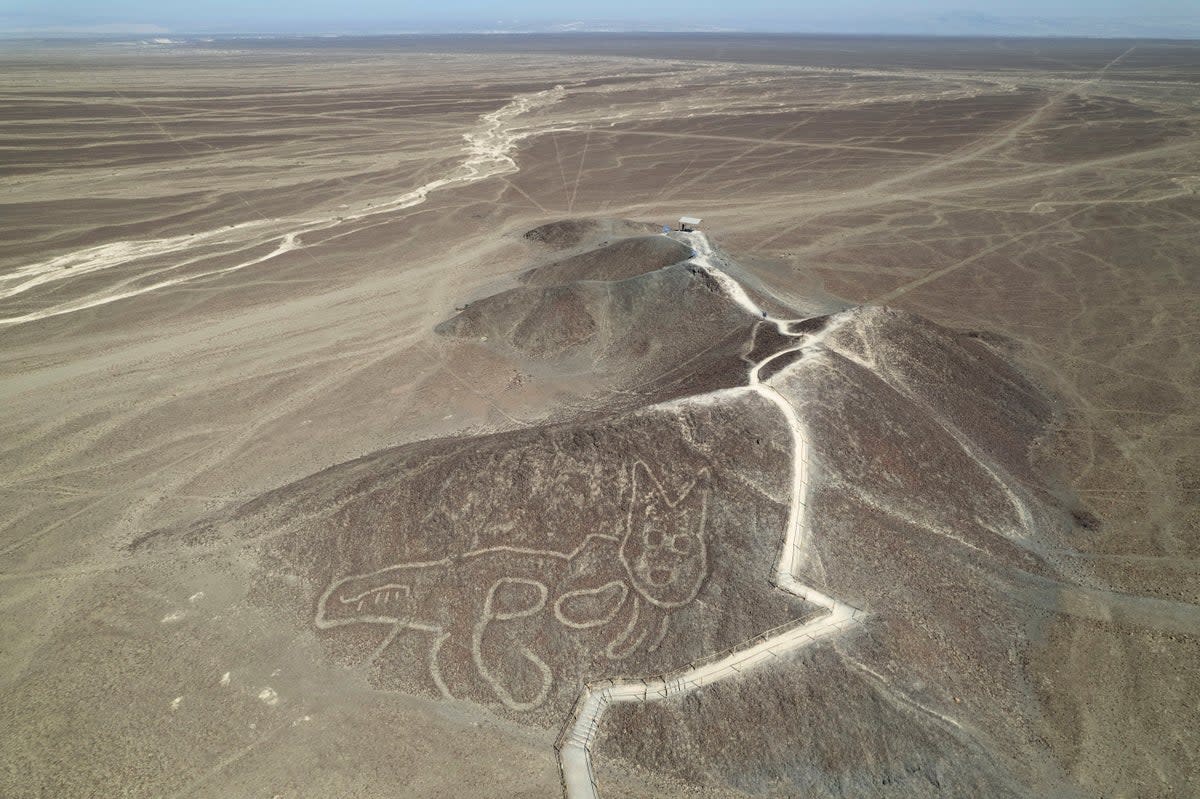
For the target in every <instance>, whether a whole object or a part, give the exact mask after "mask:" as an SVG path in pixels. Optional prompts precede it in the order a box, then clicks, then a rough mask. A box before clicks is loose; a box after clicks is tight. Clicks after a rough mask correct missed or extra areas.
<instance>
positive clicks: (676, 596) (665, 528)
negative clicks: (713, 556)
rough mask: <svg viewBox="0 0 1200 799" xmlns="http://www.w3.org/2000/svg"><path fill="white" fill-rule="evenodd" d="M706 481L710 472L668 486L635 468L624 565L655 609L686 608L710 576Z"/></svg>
mask: <svg viewBox="0 0 1200 799" xmlns="http://www.w3.org/2000/svg"><path fill="white" fill-rule="evenodd" d="M708 481H709V471H708V469H701V470H700V471H699V472H697V473H696V477H695V479H693V480H692V481H690V482H688V483H687V484H685V485H682V486H678V487H671V488H664V487H663V486H662V484H661V483H659V482H658V480H657V478H655V477H654V475H653V474H652V473H651V472H650V468H649V467H648V466H647V465H646V464H644V463H643V462H641V461H637V462H636V463H635V464H634V466H633V495H632V498H631V499H630V503H629V515H628V517H627V520H626V524H627V528H626V530H625V537H624V539H623V540H622V542H621V561H622V562H623V563H624V564H625V569H626V570H627V571H628V572H629V577H630V580H631V582H632V583H633V587H634V588H635V589H637V592H638V593H639V594H640V595H641V596H642V597H643V598H644V599H645V600H646V601H648V602H650V603H651V604H653V605H657V606H659V607H663V608H677V607H681V606H682V605H686V604H687V603H688V602H691V601H692V600H693V599H695V598H696V594H698V593H699V592H700V586H701V585H703V584H704V579H705V578H706V577H707V576H708V546H707V545H706V544H705V541H704V524H705V521H706V519H705V516H706V513H707V503H708Z"/></svg>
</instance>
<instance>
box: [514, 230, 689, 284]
mask: <svg viewBox="0 0 1200 799" xmlns="http://www.w3.org/2000/svg"><path fill="white" fill-rule="evenodd" d="M691 257H692V249H691V248H690V247H687V246H685V245H683V244H681V243H679V242H678V241H675V240H674V239H670V238H667V237H666V236H639V237H637V238H630V239H620V240H619V241H615V242H613V243H611V244H607V245H605V246H602V247H598V248H596V249H594V250H587V251H585V252H581V253H579V254H577V255H572V256H571V257H569V258H564V259H563V260H561V261H555V262H553V263H549V264H546V265H544V266H538V267H534V268H533V269H530V270H529V271H528V272H525V273H524V274H522V275H521V282H522V283H525V284H526V285H530V286H554V285H559V284H562V283H569V282H571V281H576V280H624V279H625V278H629V277H637V276H638V275H642V274H645V273H646V272H653V271H654V270H655V269H662V268H663V267H664V266H670V265H671V264H676V263H679V262H681V261H686V260H687V259H688V258H691Z"/></svg>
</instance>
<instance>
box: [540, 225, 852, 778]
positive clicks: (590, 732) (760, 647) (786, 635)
mask: <svg viewBox="0 0 1200 799" xmlns="http://www.w3.org/2000/svg"><path fill="white" fill-rule="evenodd" d="M686 235H687V236H688V238H687V243H689V244H691V245H692V246H693V249H694V252H695V255H694V257H693V258H692V260H691V263H692V264H693V265H695V266H697V267H699V268H700V269H703V270H704V271H705V272H706V273H707V274H708V275H710V276H711V277H712V278H713V279H714V280H716V281H717V283H718V284H719V285H720V286H721V287H722V289H723V290H724V291H725V292H726V294H728V295H729V297H730V298H731V299H732V300H733V301H734V302H736V303H737V304H738V305H740V306H741V307H743V308H745V309H746V311H747V312H748V313H750V314H751V315H753V316H754V317H755V318H759V319H765V320H766V321H768V322H770V323H772V324H774V325H775V328H776V329H777V330H778V331H779V333H780V334H782V335H784V336H789V337H792V338H803V340H804V341H805V343H804V344H800V343H798V344H797V345H796V346H795V347H791V348H789V349H785V350H781V351H779V352H776V353H773V354H771V355H770V356H768V357H766V358H764V359H763V360H762V361H760V362H758V363H757V364H755V365H754V366H753V367H752V368H751V369H750V377H749V385H748V386H747V388H746V390H748V391H751V392H753V393H755V394H758V395H759V396H761V397H763V398H764V399H766V400H768V401H770V402H772V403H774V404H775V406H776V407H778V408H779V410H780V412H781V413H782V414H783V416H784V419H785V420H786V421H787V425H788V429H789V430H790V431H791V434H792V491H791V501H790V503H789V507H788V518H787V525H786V528H785V531H784V538H783V548H782V551H781V552H780V554H779V561H778V562H777V563H776V566H775V571H774V574H773V575H772V580H771V582H772V584H773V585H774V586H775V587H776V588H778V589H779V590H781V591H785V592H787V593H789V594H792V595H793V596H796V597H799V598H801V599H803V600H805V601H807V602H811V603H813V604H815V605H819V606H821V607H823V608H825V610H826V613H825V614H824V615H822V616H820V617H819V618H817V619H814V620H812V621H809V622H797V623H793V624H790V625H785V626H784V627H782V628H776V629H775V630H771V631H768V632H767V633H764V634H762V635H760V636H757V637H755V638H752V639H750V640H749V641H747V642H745V643H743V644H742V645H740V646H738V647H735V648H734V649H733V650H732V651H729V652H727V653H722V654H721V655H719V656H716V657H715V658H713V659H708V660H705V661H702V662H700V663H697V664H695V665H692V666H690V667H688V668H686V669H682V670H680V671H677V672H674V673H671V674H667V675H663V676H660V677H651V678H646V679H631V680H603V681H600V682H597V683H592V684H590V685H587V686H585V687H584V689H583V691H582V693H581V695H580V697H579V699H578V701H577V702H576V704H575V708H574V710H573V711H572V713H571V716H570V718H569V719H568V721H567V724H566V726H565V728H564V729H563V732H562V734H561V735H560V736H559V739H558V743H557V745H556V748H557V749H558V757H559V767H560V768H561V770H562V780H563V789H564V791H565V794H566V797H567V799H598V797H599V790H598V788H597V786H596V779H595V775H594V773H593V771H592V759H591V747H592V744H593V742H594V741H595V738H596V732H597V730H598V729H599V725H600V720H601V718H602V717H603V715H604V711H605V709H606V708H607V707H608V706H609V705H610V704H613V703H619V702H657V701H660V700H663V699H667V698H669V697H673V696H679V695H682V694H687V693H690V692H692V691H694V690H696V689H697V688H700V687H702V686H705V685H711V684H712V683H715V682H717V681H719V680H723V679H726V678H728V677H732V676H736V675H737V674H739V673H741V672H743V671H746V670H747V669H751V668H754V667H756V666H759V665H761V664H763V663H767V662H770V661H771V660H773V659H774V658H775V657H778V656H782V655H786V654H788V653H791V652H794V651H796V650H798V649H802V648H804V647H806V646H809V645H810V644H813V643H815V642H816V641H819V640H821V639H823V638H828V637H829V636H832V635H835V634H837V633H840V632H842V631H843V630H845V629H847V628H849V627H851V626H853V625H855V624H857V623H858V621H859V620H860V619H861V618H862V616H863V612H862V611H860V610H858V609H857V608H854V607H852V606H850V605H847V604H846V603H844V602H841V601H839V600H837V599H834V598H832V597H830V596H827V595H826V594H824V593H822V592H821V591H818V590H817V589H816V588H814V587H813V586H810V585H806V584H805V583H802V582H800V580H798V579H797V578H796V571H797V569H798V568H799V567H800V565H801V563H802V559H803V556H804V551H805V545H806V542H807V541H808V539H809V537H810V534H811V525H810V522H809V519H808V513H807V509H808V508H807V498H808V472H809V468H808V467H809V457H808V453H809V446H808V441H807V439H806V438H805V435H804V427H803V425H802V423H801V421H800V416H799V414H797V413H796V409H795V408H794V407H793V406H792V404H791V403H790V402H788V400H787V398H786V397H784V396H783V394H781V393H780V392H779V391H778V390H776V389H775V387H774V386H772V385H771V384H770V383H769V382H763V380H762V378H761V374H762V369H763V367H764V366H766V365H767V364H769V363H770V362H771V361H773V360H775V359H776V358H780V357H783V356H785V355H788V354H789V353H793V352H801V353H802V354H803V353H804V352H805V351H806V350H808V349H809V348H810V347H811V346H813V345H814V344H815V343H816V342H817V341H819V339H820V334H818V335H817V336H803V337H801V336H798V335H797V334H795V333H792V332H791V325H792V323H793V322H798V321H800V320H793V319H776V318H773V317H771V316H769V315H768V314H767V313H766V312H765V311H764V310H762V309H761V308H759V307H758V305H757V304H755V302H754V301H753V300H752V299H751V298H750V296H749V295H748V294H747V293H746V291H745V289H743V288H742V286H741V284H739V283H738V282H737V281H736V280H734V279H733V278H732V277H730V276H729V275H728V274H727V273H726V272H724V271H722V270H721V268H720V267H719V266H718V263H719V262H720V257H719V256H718V255H717V253H716V252H715V250H714V249H713V247H712V245H711V244H710V243H709V241H708V238H707V237H706V236H705V235H704V234H703V233H700V232H696V233H691V234H686Z"/></svg>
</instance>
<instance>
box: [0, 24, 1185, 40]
mask: <svg viewBox="0 0 1200 799" xmlns="http://www.w3.org/2000/svg"><path fill="white" fill-rule="evenodd" d="M621 35H626V36H775V37H791V36H813V37H831V38H894V39H922V38H925V39H1047V40H1052V39H1097V40H1123V39H1130V40H1132V39H1138V40H1162V41H1200V30H1198V31H1196V32H1188V33H1182V32H1175V33H1168V32H1165V31H1161V32H1150V33H1134V32H1113V33H1070V32H1008V31H1006V32H985V31H979V32H970V31H964V32H946V31H935V30H929V31H924V30H914V31H889V30H832V29H830V30H825V29H810V30H770V29H766V30H755V29H750V28H745V29H696V28H691V29H689V28H640V29H635V28H596V29H589V30H539V29H529V30H469V29H463V30H456V29H429V30H394V31H383V32H379V31H375V32H366V31H327V30H312V31H284V30H280V31H267V30H261V31H260V30H250V29H248V30H225V31H208V30H187V29H169V28H148V27H138V26H131V27H130V28H128V29H112V30H90V29H72V28H40V29H38V28H35V29H30V28H16V29H6V28H0V39H4V40H29V41H36V40H95V41H129V42H135V41H137V42H150V43H154V41H155V40H159V41H160V42H161V43H177V44H185V43H188V42H189V41H191V42H203V41H204V40H209V41H214V40H218V39H220V40H226V39H259V40H265V39H389V38H399V37H422V36H428V37H435V36H463V37H467V36H476V37H480V38H492V37H506V36H509V37H516V36H545V37H549V36H567V37H569V36H579V37H588V36H621ZM167 37H174V40H173V41H171V42H167V41H166V39H167Z"/></svg>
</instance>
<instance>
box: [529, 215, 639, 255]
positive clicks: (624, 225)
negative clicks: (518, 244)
mask: <svg viewBox="0 0 1200 799" xmlns="http://www.w3.org/2000/svg"><path fill="white" fill-rule="evenodd" d="M658 230H659V227H658V226H657V225H653V224H650V223H649V222H633V221H631V220H628V219H604V218H592V219H560V220H556V221H554V222H547V223H546V224H544V225H539V226H538V227H535V228H534V229H532V230H529V231H527V232H526V233H525V239H526V240H527V241H531V242H534V243H535V244H541V245H544V246H546V247H549V248H550V249H552V250H570V249H572V248H575V247H580V246H583V245H585V244H589V243H596V242H599V241H601V240H602V239H615V238H623V237H626V236H638V235H645V234H647V233H655V232H657V231H658Z"/></svg>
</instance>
